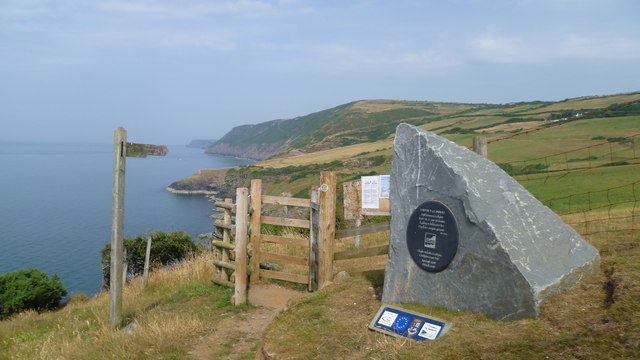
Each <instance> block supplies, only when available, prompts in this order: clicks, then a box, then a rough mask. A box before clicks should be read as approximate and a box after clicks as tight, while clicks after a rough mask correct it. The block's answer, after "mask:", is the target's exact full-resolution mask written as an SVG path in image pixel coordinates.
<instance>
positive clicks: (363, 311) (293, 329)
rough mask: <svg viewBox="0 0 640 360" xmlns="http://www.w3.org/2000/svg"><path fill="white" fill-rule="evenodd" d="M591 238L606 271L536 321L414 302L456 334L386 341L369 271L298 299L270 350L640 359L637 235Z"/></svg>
mask: <svg viewBox="0 0 640 360" xmlns="http://www.w3.org/2000/svg"><path fill="white" fill-rule="evenodd" d="M595 216H596V217H597V216H599V215H597V214H595ZM600 216H602V215H600ZM565 220H566V221H567V222H572V221H575V220H576V219H572V218H571V216H569V217H567V218H565ZM578 220H579V219H578ZM599 226H601V227H606V226H608V225H607V224H604V223H600V225H599ZM587 240H588V241H589V242H590V243H592V244H593V245H594V246H596V247H597V248H598V249H599V250H600V254H601V256H602V270H601V272H600V273H599V274H598V275H597V276H593V277H590V278H588V279H585V280H584V281H583V282H581V283H580V284H579V285H577V286H575V287H574V288H572V289H571V290H570V291H565V292H563V293H561V294H559V295H556V296H555V297H552V298H551V299H550V300H549V301H548V302H547V303H546V304H545V305H544V306H543V308H542V311H541V316H540V318H539V319H538V320H533V319H524V320H518V321H511V322H495V321H491V320H490V319H488V318H486V317H485V316H483V315H479V314H473V313H466V312H455V311H449V310H445V309H441V308H435V307H426V306H421V305H416V304H413V305H412V304H409V305H406V308H407V309H410V310H415V311H419V312H422V313H425V314H428V315H431V316H434V317H438V318H441V319H444V320H445V321H447V322H450V323H451V324H452V325H453V328H452V330H451V331H450V332H449V333H448V334H446V335H444V336H443V337H442V338H441V339H439V340H437V341H426V342H415V341H411V340H406V339H398V338H393V337H389V336H386V335H382V334H379V333H376V332H372V331H370V330H368V328H367V327H368V324H369V322H370V321H371V319H372V318H373V316H374V315H375V313H376V311H377V310H378V308H379V307H380V306H381V303H380V300H379V299H380V292H381V288H382V283H383V276H382V272H368V273H364V274H362V275H356V276H352V277H349V278H346V279H343V280H339V281H338V282H336V284H334V285H332V286H330V287H327V288H325V289H323V290H322V291H320V292H318V293H314V294H310V295H308V296H306V297H305V298H302V299H300V300H297V301H295V302H294V303H293V304H291V305H290V306H289V310H287V311H286V312H284V313H282V314H281V315H279V316H278V318H277V319H276V321H275V322H274V323H272V325H271V326H270V327H269V328H268V329H267V333H266V334H265V348H266V349H267V351H270V352H274V353H277V354H278V356H279V358H281V359H328V358H334V359H335V358H340V359H637V355H638V354H639V353H640V333H638V331H637V329H638V328H639V326H640V304H639V303H638V299H640V265H638V264H640V246H639V245H640V238H639V234H638V233H630V232H620V233H619V234H617V235H616V236H608V235H607V233H599V234H596V235H592V236H587ZM365 266H366V265H365ZM352 271H355V269H354V270H352Z"/></svg>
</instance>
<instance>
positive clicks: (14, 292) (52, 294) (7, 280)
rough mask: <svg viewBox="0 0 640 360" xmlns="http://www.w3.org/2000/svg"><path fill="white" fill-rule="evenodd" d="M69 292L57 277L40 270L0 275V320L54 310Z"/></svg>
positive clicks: (26, 270)
mask: <svg viewBox="0 0 640 360" xmlns="http://www.w3.org/2000/svg"><path fill="white" fill-rule="evenodd" d="M66 295H67V290H65V288H64V286H62V283H61V282H60V278H58V276H57V275H54V276H52V277H51V278H49V277H48V276H47V274H45V273H44V272H42V271H41V270H38V269H33V268H31V269H24V270H18V271H13V272H9V273H5V274H2V275H0V318H2V319H4V318H7V317H9V316H11V315H12V314H16V313H19V312H21V311H25V310H36V311H43V310H52V309H55V308H57V307H58V306H59V305H60V300H61V299H62V297H63V296H66Z"/></svg>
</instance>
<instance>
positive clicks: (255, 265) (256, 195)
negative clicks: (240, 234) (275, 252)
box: [249, 179, 263, 283]
mask: <svg viewBox="0 0 640 360" xmlns="http://www.w3.org/2000/svg"><path fill="white" fill-rule="evenodd" d="M261 199H262V180H260V179H253V180H251V220H250V226H251V239H250V241H251V243H250V247H249V248H250V249H251V259H250V268H251V275H250V279H249V282H250V283H255V282H256V281H258V280H259V279H260V240H261V238H262V236H263V235H261V234H260V216H261V211H262V202H261Z"/></svg>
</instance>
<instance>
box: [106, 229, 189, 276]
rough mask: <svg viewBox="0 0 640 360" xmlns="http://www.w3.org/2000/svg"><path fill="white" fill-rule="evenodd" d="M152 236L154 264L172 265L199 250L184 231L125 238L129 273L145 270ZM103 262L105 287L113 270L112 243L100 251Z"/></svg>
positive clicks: (152, 258)
mask: <svg viewBox="0 0 640 360" xmlns="http://www.w3.org/2000/svg"><path fill="white" fill-rule="evenodd" d="M149 236H150V237H151V259H150V260H149V262H150V263H151V264H153V266H164V265H170V264H172V263H175V262H177V261H180V260H182V259H184V258H185V257H186V256H188V255H192V254H194V253H196V252H198V251H199V248H198V246H197V245H196V244H195V243H194V242H193V240H192V239H191V236H189V235H187V234H186V233H185V232H184V231H172V232H170V233H165V232H162V231H156V232H154V233H152V234H143V235H139V236H137V237H136V238H133V239H127V238H125V239H124V249H125V250H126V252H127V257H126V258H125V262H126V263H127V273H128V274H131V275H140V274H142V271H143V270H144V257H145V255H146V251H147V238H148V237H149ZM100 254H101V258H102V260H101V262H102V271H103V273H102V277H103V283H104V287H105V288H108V286H109V274H110V271H111V243H107V244H106V245H105V247H104V248H103V249H102V250H101V251H100Z"/></svg>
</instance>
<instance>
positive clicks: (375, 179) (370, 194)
mask: <svg viewBox="0 0 640 360" xmlns="http://www.w3.org/2000/svg"><path fill="white" fill-rule="evenodd" d="M361 181H362V208H363V209H377V208H378V207H379V206H380V205H379V203H378V195H379V194H380V176H363V177H362V180H361Z"/></svg>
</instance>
